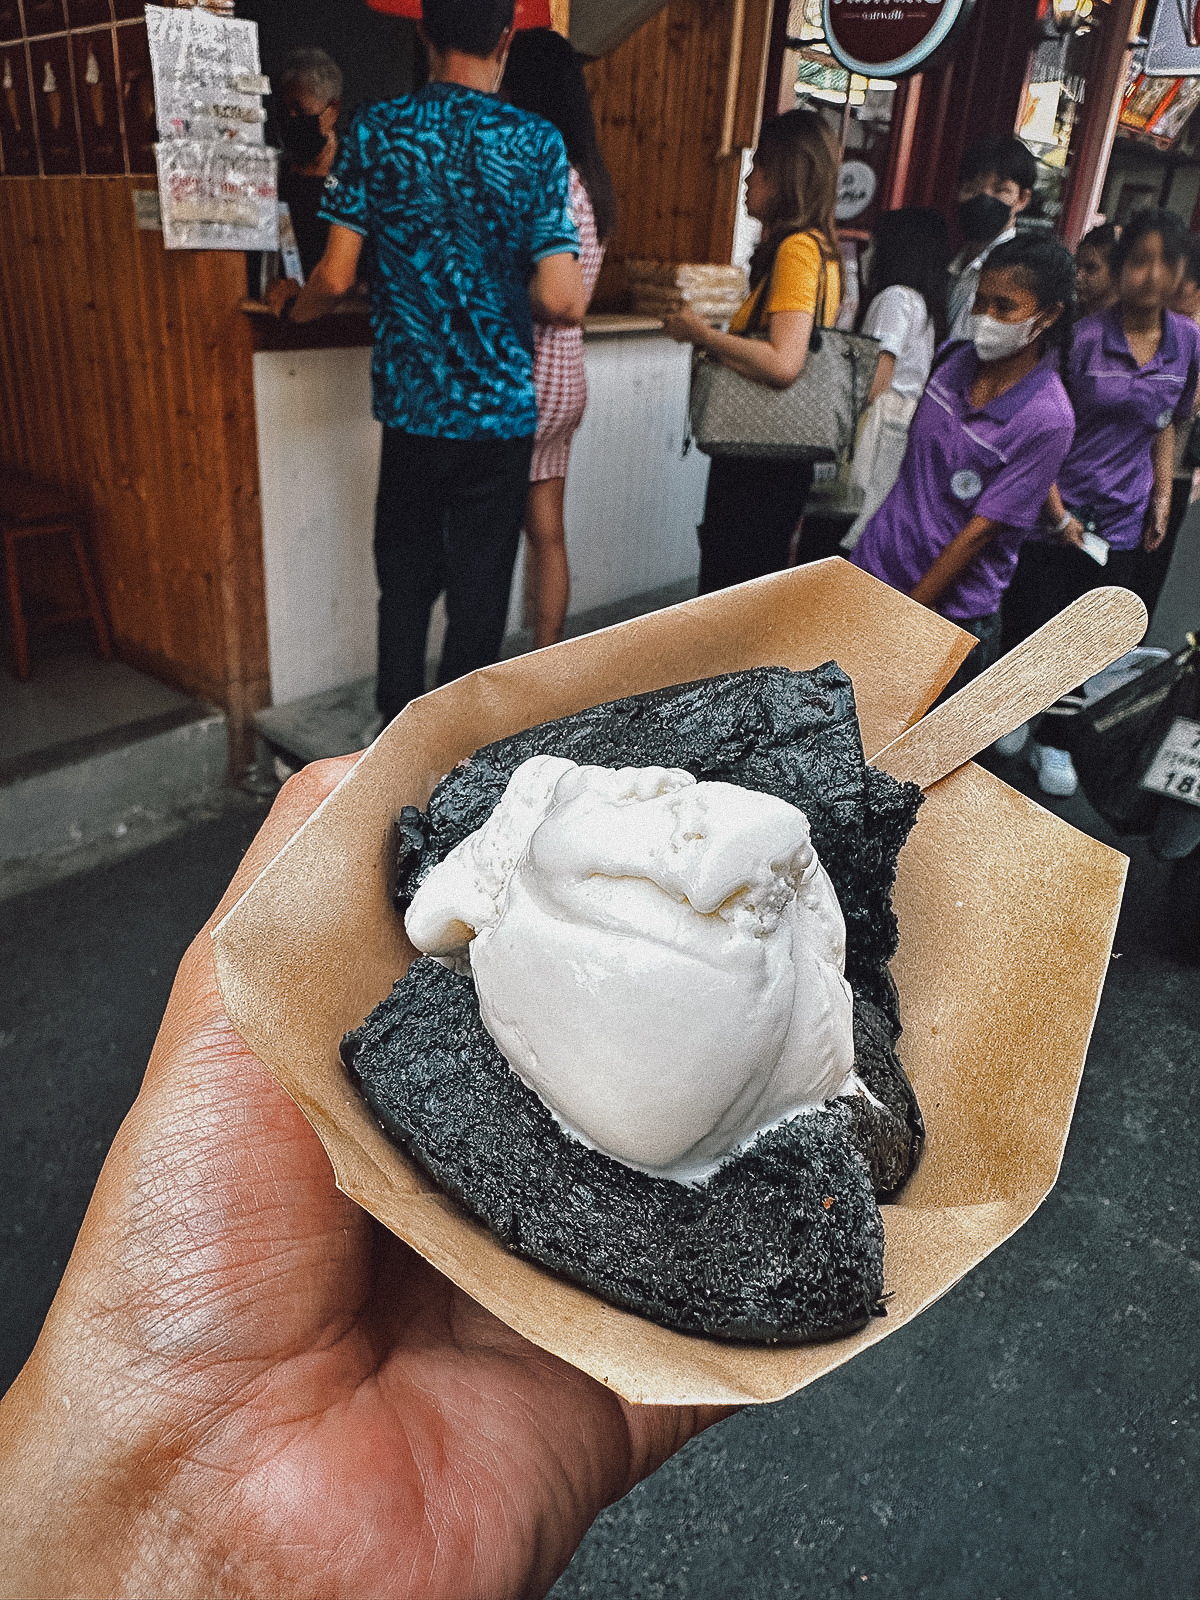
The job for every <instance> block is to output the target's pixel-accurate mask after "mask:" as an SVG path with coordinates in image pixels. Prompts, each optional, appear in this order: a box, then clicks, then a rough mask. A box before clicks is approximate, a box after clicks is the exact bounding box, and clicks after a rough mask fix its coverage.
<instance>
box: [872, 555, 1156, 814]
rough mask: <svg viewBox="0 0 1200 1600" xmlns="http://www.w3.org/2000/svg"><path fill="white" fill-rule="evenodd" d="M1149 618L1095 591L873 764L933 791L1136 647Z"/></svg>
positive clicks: (1123, 595) (1131, 602) (1124, 598)
mask: <svg viewBox="0 0 1200 1600" xmlns="http://www.w3.org/2000/svg"><path fill="white" fill-rule="evenodd" d="M1147 621H1148V618H1147V615H1146V607H1145V606H1144V605H1143V604H1142V602H1141V600H1140V599H1139V598H1138V596H1137V595H1136V594H1133V593H1132V592H1131V591H1130V590H1129V589H1117V588H1113V587H1111V586H1110V587H1107V588H1104V589H1093V590H1091V592H1090V593H1088V594H1085V595H1083V596H1082V597H1081V598H1080V599H1078V600H1076V601H1075V602H1074V604H1072V605H1069V606H1067V608H1066V609H1065V610H1064V611H1060V612H1059V613H1058V615H1057V616H1056V617H1051V619H1050V621H1049V622H1047V623H1046V624H1045V626H1044V627H1041V628H1039V629H1038V630H1037V632H1036V633H1031V634H1030V635H1029V637H1028V639H1023V640H1022V641H1021V643H1020V644H1019V645H1017V647H1016V648H1015V649H1014V650H1010V651H1009V652H1008V654H1007V655H1006V656H1002V657H1001V658H1000V660H999V661H997V662H996V663H995V665H994V666H991V667H989V668H988V669H987V671H986V672H982V673H980V675H979V677H978V678H975V679H973V680H972V681H971V682H970V683H968V684H967V686H966V687H965V688H963V689H960V690H959V691H958V693H957V694H954V695H951V697H950V699H949V700H947V701H946V702H945V703H944V704H943V705H940V706H938V707H937V708H936V709H935V710H933V711H931V712H929V713H928V715H927V716H924V717H922V718H921V720H920V722H915V723H914V724H913V725H912V727H911V728H906V729H905V731H904V732H903V733H902V734H901V735H900V737H899V738H898V739H893V740H892V742H891V744H889V745H885V747H884V748H883V749H882V750H881V751H880V752H879V753H878V755H875V756H872V758H871V762H870V765H871V766H873V767H882V769H883V770H884V771H885V772H890V773H891V775H892V777H893V778H900V779H902V780H906V781H908V782H910V783H919V784H920V786H921V788H922V789H928V788H929V787H930V786H931V785H932V784H935V783H937V782H938V781H939V780H940V779H942V778H945V777H947V776H948V775H949V774H950V773H951V772H953V771H954V770H955V768H956V767H961V766H962V765H963V763H964V762H966V761H970V760H971V758H972V757H973V756H977V755H978V754H979V752H980V751H981V750H984V749H986V748H987V746H988V745H990V744H992V743H994V741H995V740H997V739H1000V738H1003V736H1004V735H1005V734H1006V733H1011V732H1012V731H1013V729H1014V728H1017V727H1020V725H1021V723H1022V722H1027V721H1028V720H1029V718H1030V717H1036V716H1037V714H1038V712H1039V711H1044V710H1045V709H1046V707H1047V706H1052V705H1053V704H1054V702H1055V701H1056V700H1057V699H1058V697H1059V696H1060V695H1063V694H1068V693H1069V692H1070V691H1071V690H1072V689H1074V688H1076V687H1077V686H1078V685H1079V684H1081V683H1082V682H1083V680H1084V679H1085V678H1090V677H1091V676H1092V674H1093V673H1095V672H1100V671H1102V670H1103V669H1104V668H1105V667H1107V666H1110V665H1111V664H1112V662H1114V661H1116V660H1117V659H1118V657H1120V656H1123V655H1124V654H1125V652H1126V651H1127V650H1132V649H1133V647H1134V645H1136V644H1137V643H1138V641H1139V640H1140V639H1141V638H1142V636H1143V635H1144V634H1145V632H1146V624H1147Z"/></svg>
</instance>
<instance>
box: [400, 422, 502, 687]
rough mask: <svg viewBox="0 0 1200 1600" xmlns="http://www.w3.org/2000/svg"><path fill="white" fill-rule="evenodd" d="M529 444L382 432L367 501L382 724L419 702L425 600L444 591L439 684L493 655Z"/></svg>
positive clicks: (492, 658) (425, 631)
mask: <svg viewBox="0 0 1200 1600" xmlns="http://www.w3.org/2000/svg"><path fill="white" fill-rule="evenodd" d="M532 454H533V439H532V437H531V438H527V439H432V438H425V437H424V436H422V435H420V434H414V433H405V432H403V431H402V430H401V429H399V428H385V429H384V430H383V455H382V458H381V460H380V464H379V492H378V495H377V496H376V500H375V573H376V576H377V577H378V579H379V674H378V678H377V680H376V686H375V703H376V705H377V706H378V708H379V710H380V712H381V713H382V714H383V716H384V717H385V718H391V717H394V716H395V715H396V714H397V712H399V711H402V710H403V709H404V707H405V706H406V705H407V704H408V702H409V701H410V700H415V699H416V698H417V696H418V695H422V694H424V693H425V645H426V639H427V636H428V633H429V615H430V612H431V611H432V610H433V604H434V601H435V600H436V599H437V597H438V595H439V594H441V592H442V591H443V589H444V590H445V592H446V614H447V620H448V626H447V629H446V643H445V647H444V649H443V650H442V659H441V664H440V665H439V667H438V677H437V681H438V683H439V684H442V683H449V682H450V681H451V680H452V679H454V678H460V677H462V675H463V673H464V672H473V671H474V670H475V668H476V667H483V666H487V664H488V663H489V662H492V661H495V660H496V659H497V657H498V656H499V654H500V642H501V640H502V639H503V637H504V622H505V618H506V617H507V615H508V594H509V589H510V588H511V587H512V573H513V563H514V561H515V560H516V556H517V543H518V540H519V539H520V536H521V523H522V520H523V519H524V515H525V496H526V493H527V492H528V489H529V461H530V457H531V455H532Z"/></svg>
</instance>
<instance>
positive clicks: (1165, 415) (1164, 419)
mask: <svg viewBox="0 0 1200 1600" xmlns="http://www.w3.org/2000/svg"><path fill="white" fill-rule="evenodd" d="M1174 415H1175V413H1174V412H1173V411H1160V412H1159V413H1158V420H1157V421H1156V422H1155V424H1154V426H1155V427H1156V428H1157V429H1158V431H1159V433H1161V432H1162V431H1163V429H1164V428H1165V427H1166V425H1167V423H1168V422H1170V420H1171V418H1172V417H1173V416H1174Z"/></svg>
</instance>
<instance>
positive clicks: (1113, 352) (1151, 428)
mask: <svg viewBox="0 0 1200 1600" xmlns="http://www.w3.org/2000/svg"><path fill="white" fill-rule="evenodd" d="M1198 373H1200V329H1198V328H1197V327H1196V325H1195V323H1194V322H1191V321H1189V320H1188V318H1187V317H1180V316H1176V314H1175V313H1174V312H1173V311H1167V312H1165V313H1164V320H1163V333H1162V341H1161V343H1160V344H1159V347H1158V349H1157V350H1156V351H1155V353H1154V355H1153V356H1152V357H1151V358H1150V360H1149V361H1147V363H1146V365H1145V366H1144V367H1139V366H1138V364H1137V362H1136V361H1135V360H1134V358H1133V354H1132V352H1131V351H1130V348H1129V344H1128V341H1127V340H1126V338H1125V329H1124V327H1123V326H1122V323H1121V308H1120V306H1112V307H1110V309H1109V310H1107V311H1100V312H1097V314H1096V315H1095V316H1094V317H1085V318H1084V320H1083V321H1082V322H1081V323H1079V325H1078V327H1077V328H1076V329H1075V342H1074V344H1073V346H1072V348H1071V360H1070V365H1069V369H1068V375H1067V388H1068V389H1069V391H1070V394H1071V403H1072V405H1073V406H1074V407H1075V443H1074V444H1073V445H1072V446H1071V450H1070V453H1069V455H1068V456H1067V459H1066V461H1065V462H1064V463H1063V469H1062V473H1061V475H1060V477H1059V480H1058V488H1059V493H1060V494H1061V495H1062V497H1063V500H1064V502H1065V503H1066V504H1067V505H1068V506H1071V507H1072V508H1074V509H1075V510H1082V509H1083V508H1085V507H1090V509H1091V510H1093V511H1094V512H1095V514H1096V530H1097V532H1098V533H1100V534H1102V535H1103V537H1104V538H1105V539H1107V540H1108V542H1109V544H1111V545H1112V547H1113V549H1114V550H1132V549H1133V547H1134V546H1135V545H1136V544H1137V543H1138V541H1139V540H1140V539H1141V536H1142V522H1143V519H1144V517H1145V515H1146V507H1147V505H1148V504H1149V501H1150V490H1151V488H1152V487H1153V484H1154V462H1153V458H1152V454H1151V452H1152V451H1153V448H1154V440H1155V438H1156V437H1157V435H1158V434H1159V433H1161V432H1162V430H1163V429H1164V428H1165V427H1166V426H1167V424H1168V423H1170V422H1174V423H1175V424H1176V426H1177V427H1180V426H1184V427H1185V426H1186V425H1187V423H1188V422H1189V421H1190V420H1191V415H1192V401H1193V399H1194V398H1195V394H1196V378H1197V374H1198Z"/></svg>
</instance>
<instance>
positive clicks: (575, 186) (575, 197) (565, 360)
mask: <svg viewBox="0 0 1200 1600" xmlns="http://www.w3.org/2000/svg"><path fill="white" fill-rule="evenodd" d="M571 215H572V216H573V217H574V219H575V225H576V227H577V228H578V229H579V241H580V250H579V265H580V268H581V270H582V272H583V282H584V287H585V288H586V289H587V292H588V295H589V297H590V295H591V292H592V290H593V288H594V287H595V284H596V279H597V277H598V276H599V274H600V263H601V262H602V261H603V259H604V246H603V245H602V244H601V243H600V241H599V240H598V239H597V237H596V220H595V218H594V217H593V215H592V206H591V201H590V200H589V199H588V196H587V190H586V189H585V188H584V186H583V181H582V179H581V178H580V176H579V174H578V173H577V172H576V171H575V169H574V168H573V167H572V169H571ZM533 382H534V387H535V389H536V390H537V409H538V425H537V435H536V438H535V440H534V446H533V462H532V465H531V466H530V468H529V480H530V482H531V483H541V482H542V480H543V479H545V478H565V477H566V475H567V461H568V459H569V458H570V454H571V440H572V439H573V438H574V437H575V430H576V428H578V426H579V424H580V423H581V422H582V421H583V412H584V407H585V406H586V405H587V378H586V376H585V374H584V370H583V330H582V329H581V328H552V327H547V326H544V325H541V326H535V327H534V330H533Z"/></svg>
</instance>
